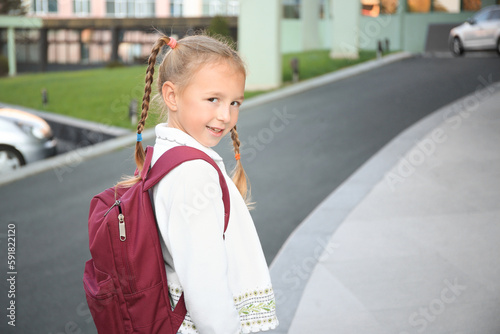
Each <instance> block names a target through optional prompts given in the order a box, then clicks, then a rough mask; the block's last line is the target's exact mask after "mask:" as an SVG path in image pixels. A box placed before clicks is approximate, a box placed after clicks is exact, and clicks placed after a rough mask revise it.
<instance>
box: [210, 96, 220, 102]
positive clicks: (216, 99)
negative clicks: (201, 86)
mask: <svg viewBox="0 0 500 334" xmlns="http://www.w3.org/2000/svg"><path fill="white" fill-rule="evenodd" d="M208 101H210V102H217V101H219V99H218V98H216V97H211V98H209V99H208Z"/></svg>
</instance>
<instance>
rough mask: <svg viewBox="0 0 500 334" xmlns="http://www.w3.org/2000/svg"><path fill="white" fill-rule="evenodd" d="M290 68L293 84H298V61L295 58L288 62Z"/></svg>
mask: <svg viewBox="0 0 500 334" xmlns="http://www.w3.org/2000/svg"><path fill="white" fill-rule="evenodd" d="M290 67H291V68H292V80H293V83H297V82H299V59H298V58H297V57H294V58H292V59H291V60H290Z"/></svg>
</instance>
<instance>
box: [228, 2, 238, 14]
mask: <svg viewBox="0 0 500 334" xmlns="http://www.w3.org/2000/svg"><path fill="white" fill-rule="evenodd" d="M239 12H240V3H239V1H238V0H229V1H228V2H227V15H228V16H238V14H239Z"/></svg>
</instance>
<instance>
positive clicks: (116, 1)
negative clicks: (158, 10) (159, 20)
mask: <svg viewBox="0 0 500 334" xmlns="http://www.w3.org/2000/svg"><path fill="white" fill-rule="evenodd" d="M106 14H107V15H108V16H113V17H152V16H155V0H136V1H133V0H107V1H106Z"/></svg>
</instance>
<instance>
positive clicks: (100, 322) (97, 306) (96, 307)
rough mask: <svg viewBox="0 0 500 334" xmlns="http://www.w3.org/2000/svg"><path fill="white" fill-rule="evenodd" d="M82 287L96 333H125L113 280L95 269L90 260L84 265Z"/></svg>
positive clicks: (92, 261)
mask: <svg viewBox="0 0 500 334" xmlns="http://www.w3.org/2000/svg"><path fill="white" fill-rule="evenodd" d="M83 287H84V289H85V296H86V298H87V304H88V305H89V309H90V313H91V314H92V318H93V319H94V323H95V325H96V328H97V331H98V332H99V333H106V334H119V333H125V329H124V324H123V318H122V316H121V313H120V306H119V305H120V303H119V301H118V296H117V292H116V288H115V285H114V283H113V279H112V278H111V276H110V275H108V274H106V273H105V272H102V271H100V270H99V269H97V268H96V267H95V265H94V260H92V259H90V260H88V261H87V262H86V263H85V272H84V274H83Z"/></svg>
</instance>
